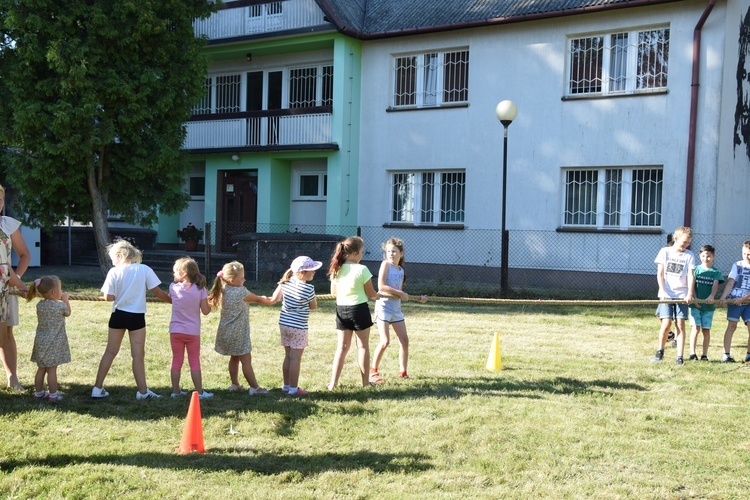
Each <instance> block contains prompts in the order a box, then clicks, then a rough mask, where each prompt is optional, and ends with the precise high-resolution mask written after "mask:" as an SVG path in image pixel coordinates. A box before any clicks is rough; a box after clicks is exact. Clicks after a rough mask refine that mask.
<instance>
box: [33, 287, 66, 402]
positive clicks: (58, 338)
mask: <svg viewBox="0 0 750 500" xmlns="http://www.w3.org/2000/svg"><path fill="white" fill-rule="evenodd" d="M35 297H41V298H43V299H44V300H40V301H39V302H38V303H37V305H36V317H37V326H36V336H35V337H34V348H33V349H32V351H31V361H32V362H35V363H36V364H37V367H38V369H37V371H36V376H35V377H34V386H35V388H36V392H35V393H34V399H37V400H43V399H48V400H49V401H52V402H53V403H57V402H60V401H62V399H63V397H62V396H61V395H60V393H59V392H58V391H57V367H58V366H59V365H61V364H63V363H70V347H69V346H68V335H67V334H66V333H65V318H66V317H68V316H70V301H69V298H68V294H67V293H64V292H63V291H62V282H61V281H60V278H58V277H57V276H43V277H42V278H39V279H37V280H35V281H34V282H33V283H32V284H31V286H29V292H28V294H27V295H26V300H27V301H31V300H32V299H34V298H35ZM45 375H46V376H47V385H48V386H49V392H45V390H44V376H45Z"/></svg>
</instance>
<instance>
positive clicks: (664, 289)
mask: <svg viewBox="0 0 750 500" xmlns="http://www.w3.org/2000/svg"><path fill="white" fill-rule="evenodd" d="M692 239H693V232H692V230H691V229H690V228H689V227H678V228H677V229H675V230H674V243H673V244H672V246H671V247H669V246H668V247H664V248H662V249H661V250H660V251H659V253H658V254H657V256H656V259H654V262H655V263H656V264H657V271H656V281H657V282H658V283H659V300H676V299H683V300H684V301H685V303H684V304H659V308H658V309H657V314H658V316H659V319H660V320H661V328H660V329H659V349H658V350H657V351H656V354H655V355H654V357H653V358H652V359H651V361H652V362H659V361H661V360H662V359H663V358H664V345H665V344H666V343H667V335H668V334H669V331H670V329H671V328H672V317H675V318H676V319H675V326H676V332H677V333H676V335H675V338H676V340H677V364H678V365H682V364H683V363H684V358H683V353H684V352H685V319H686V318H687V316H688V304H689V303H690V302H692V300H693V294H694V290H695V277H694V276H693V271H694V269H695V255H694V254H693V252H691V251H690V250H688V249H687V248H688V247H689V246H690V241H691V240H692Z"/></svg>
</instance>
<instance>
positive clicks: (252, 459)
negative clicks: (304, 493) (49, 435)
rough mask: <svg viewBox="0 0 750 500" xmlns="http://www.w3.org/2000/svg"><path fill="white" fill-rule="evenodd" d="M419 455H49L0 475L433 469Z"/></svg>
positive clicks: (12, 465)
mask: <svg viewBox="0 0 750 500" xmlns="http://www.w3.org/2000/svg"><path fill="white" fill-rule="evenodd" d="M428 458H429V457H427V456H426V455H424V454H420V453H374V452H369V451H360V452H354V453H320V454H311V455H298V454H278V453H253V450H247V449H237V448H232V449H221V448H217V449H209V450H207V451H206V453H201V454H197V453H194V454H190V455H178V454H177V453H174V454H166V453H131V454H124V455H120V454H107V455H101V454H100V455H97V454H93V455H49V456H46V457H44V458H38V459H34V458H30V459H25V460H13V459H10V460H5V461H0V471H4V472H5V471H13V470H14V469H17V468H19V467H51V468H62V467H69V466H71V465H79V464H94V465H130V466H138V467H150V468H152V469H175V470H191V469H193V470H195V469H198V470H202V471H217V472H218V471H226V470H233V471H236V472H239V473H242V472H245V471H248V470H250V471H253V472H256V473H258V474H263V475H274V474H281V473H284V472H295V473H298V474H301V475H303V476H310V475H314V474H320V473H323V472H328V471H350V470H354V469H369V470H371V471H373V472H375V473H378V474H382V473H395V474H415V473H421V472H424V471H426V470H428V469H431V468H432V467H433V466H432V465H431V464H430V463H429V462H428V461H427V459H428Z"/></svg>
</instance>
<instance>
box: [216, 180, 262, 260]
mask: <svg viewBox="0 0 750 500" xmlns="http://www.w3.org/2000/svg"><path fill="white" fill-rule="evenodd" d="M219 175H220V176H221V177H222V178H223V179H222V182H220V185H221V186H222V189H221V193H220V196H219V198H220V200H221V202H220V205H219V206H220V208H221V215H220V220H221V227H220V228H219V234H220V238H221V245H220V246H221V251H222V252H230V251H232V250H234V245H235V244H236V243H237V242H236V241H235V239H234V236H235V235H238V234H242V233H254V232H255V230H256V224H257V217H258V172H257V170H224V171H221V172H219Z"/></svg>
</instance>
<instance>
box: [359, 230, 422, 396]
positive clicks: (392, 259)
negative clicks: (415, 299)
mask: <svg viewBox="0 0 750 500" xmlns="http://www.w3.org/2000/svg"><path fill="white" fill-rule="evenodd" d="M383 250H384V252H385V255H384V260H383V262H382V263H381V264H380V272H379V273H378V294H379V295H380V297H379V298H378V300H377V301H376V302H375V321H376V322H377V324H378V331H379V332H380V343H378V346H377V347H376V348H375V354H374V355H373V362H372V368H371V369H370V382H372V383H374V384H382V383H383V378H382V377H381V376H380V372H379V369H380V361H381V360H382V359H383V354H384V353H385V349H386V348H387V347H388V344H390V342H391V337H390V331H389V329H390V327H393V331H394V332H396V336H397V337H398V342H399V344H400V348H399V351H398V362H399V374H398V376H399V377H401V378H409V375H408V374H407V372H406V367H407V364H408V362H409V337H408V336H407V335H406V322H405V321H404V314H403V313H402V312H401V301H407V300H409V294H408V293H406V292H404V291H403V288H404V283H405V282H406V271H405V270H404V242H403V241H402V240H400V239H398V238H391V239H389V240H388V241H386V242H385V243H384V244H383ZM419 302H421V303H423V304H424V303H425V302H427V297H426V296H425V295H422V296H421V297H420V298H419Z"/></svg>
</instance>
